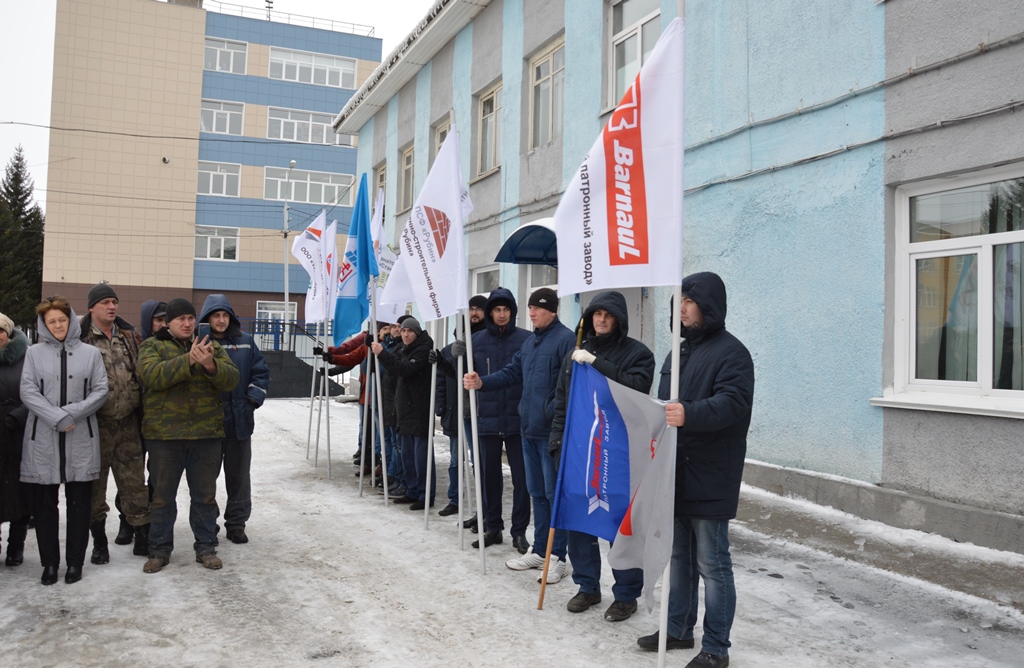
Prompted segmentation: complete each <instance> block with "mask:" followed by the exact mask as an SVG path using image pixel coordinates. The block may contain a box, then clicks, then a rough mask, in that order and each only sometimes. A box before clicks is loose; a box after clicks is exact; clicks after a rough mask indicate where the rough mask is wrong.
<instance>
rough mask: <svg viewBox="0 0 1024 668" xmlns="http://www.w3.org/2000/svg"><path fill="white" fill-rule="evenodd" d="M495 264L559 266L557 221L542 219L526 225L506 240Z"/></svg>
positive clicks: (496, 257) (495, 258) (495, 259)
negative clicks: (556, 236) (556, 233)
mask: <svg viewBox="0 0 1024 668" xmlns="http://www.w3.org/2000/svg"><path fill="white" fill-rule="evenodd" d="M494 261H495V262H508V263H510V264H546V265H548V266H551V267H557V266H558V244H557V242H556V239H555V219H554V218H541V219H540V220H535V221H533V222H532V223H525V224H524V225H522V226H521V227H520V228H519V229H518V230H516V231H515V232H513V233H512V235H511V236H510V237H509V238H508V239H507V240H505V243H504V244H502V246H501V249H500V250H499V251H498V254H497V255H496V256H495V257H494Z"/></svg>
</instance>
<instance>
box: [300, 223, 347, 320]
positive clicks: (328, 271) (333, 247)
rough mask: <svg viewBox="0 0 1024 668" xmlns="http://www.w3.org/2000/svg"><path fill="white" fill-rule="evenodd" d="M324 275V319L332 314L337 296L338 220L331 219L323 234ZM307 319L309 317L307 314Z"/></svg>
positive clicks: (338, 264)
mask: <svg viewBox="0 0 1024 668" xmlns="http://www.w3.org/2000/svg"><path fill="white" fill-rule="evenodd" d="M323 249H324V250H323V255H324V276H325V277H326V279H327V285H328V289H327V290H326V291H325V293H324V305H323V309H324V317H323V319H324V320H327V319H330V318H332V317H333V316H334V301H335V300H336V299H337V298H338V268H339V266H340V264H341V263H339V262H337V260H338V221H336V220H332V221H331V224H330V225H328V226H327V230H326V231H325V232H324V236H323ZM306 319H307V320H308V319H309V317H308V316H307V318H306Z"/></svg>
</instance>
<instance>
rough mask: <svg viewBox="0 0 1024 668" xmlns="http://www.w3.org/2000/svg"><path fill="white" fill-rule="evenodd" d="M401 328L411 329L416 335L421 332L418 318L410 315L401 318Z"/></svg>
mask: <svg viewBox="0 0 1024 668" xmlns="http://www.w3.org/2000/svg"><path fill="white" fill-rule="evenodd" d="M402 329H411V330H412V333H413V334H415V335H416V336H419V335H420V334H422V333H423V328H422V327H420V322H419V320H417V319H416V318H414V317H412V316H411V315H410V316H409V317H408V318H406V319H404V320H402Z"/></svg>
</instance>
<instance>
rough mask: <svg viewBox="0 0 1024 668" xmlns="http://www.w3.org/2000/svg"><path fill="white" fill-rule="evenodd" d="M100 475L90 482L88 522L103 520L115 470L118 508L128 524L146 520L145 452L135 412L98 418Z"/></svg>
mask: <svg viewBox="0 0 1024 668" xmlns="http://www.w3.org/2000/svg"><path fill="white" fill-rule="evenodd" d="M97 421H98V422H99V426H100V477H99V479H98V480H94V481H93V484H92V511H91V516H90V519H89V523H90V524H92V523H93V522H100V521H105V520H106V519H107V511H109V510H110V506H108V505H107V480H108V479H109V478H110V471H111V470H113V471H114V484H115V485H117V493H118V495H119V496H120V499H121V510H122V512H124V515H125V519H126V520H127V522H128V524H130V525H132V526H133V527H134V526H141V525H143V524H149V488H148V487H147V486H146V465H145V459H146V453H145V451H144V450H143V449H142V433H141V431H140V425H139V415H138V413H132V414H130V415H128V416H127V417H124V418H121V419H120V420H112V419H106V418H99V420H97Z"/></svg>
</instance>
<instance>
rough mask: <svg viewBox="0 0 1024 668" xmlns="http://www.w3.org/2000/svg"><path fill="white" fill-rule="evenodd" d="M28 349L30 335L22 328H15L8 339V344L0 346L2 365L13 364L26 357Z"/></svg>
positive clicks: (0, 362)
mask: <svg viewBox="0 0 1024 668" xmlns="http://www.w3.org/2000/svg"><path fill="white" fill-rule="evenodd" d="M26 350H28V337H27V336H25V335H24V334H22V333H21V330H17V329H16V330H14V332H12V333H11V336H10V337H9V338H8V339H7V345H6V346H4V347H3V348H0V366H11V365H12V364H17V363H18V362H20V361H21V360H23V359H25V351H26Z"/></svg>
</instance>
